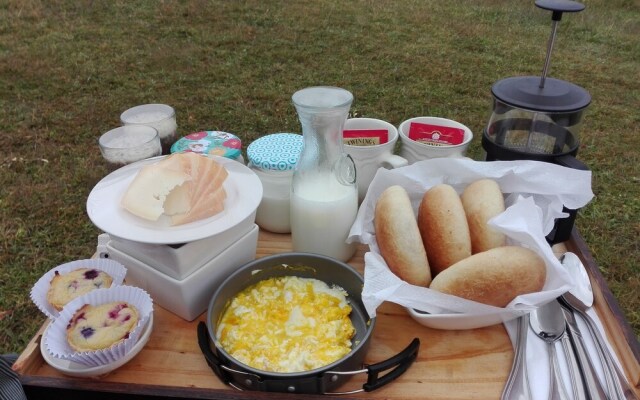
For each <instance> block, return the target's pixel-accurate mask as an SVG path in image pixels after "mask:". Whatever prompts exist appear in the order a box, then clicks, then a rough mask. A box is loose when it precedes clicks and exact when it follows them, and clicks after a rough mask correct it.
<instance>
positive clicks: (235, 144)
mask: <svg viewBox="0 0 640 400" xmlns="http://www.w3.org/2000/svg"><path fill="white" fill-rule="evenodd" d="M189 151H190V152H194V153H202V154H211V155H216V156H221V157H226V158H230V159H232V160H236V161H239V162H241V163H243V164H244V158H243V157H242V142H241V141H240V138H239V137H237V136H236V135H234V134H232V133H228V132H222V131H201V132H194V133H190V134H189V135H187V136H185V137H183V138H181V139H180V140H178V141H176V142H175V143H174V144H173V145H172V146H171V153H183V152H189Z"/></svg>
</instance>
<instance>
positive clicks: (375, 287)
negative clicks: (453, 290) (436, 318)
mask: <svg viewBox="0 0 640 400" xmlns="http://www.w3.org/2000/svg"><path fill="white" fill-rule="evenodd" d="M481 178H491V179H493V180H495V181H496V182H497V183H498V184H499V185H500V189H501V190H502V192H503V193H505V194H506V196H507V198H506V199H505V205H506V206H507V209H506V210H505V212H503V213H502V214H500V215H498V216H496V217H494V218H493V219H492V220H491V221H489V224H490V225H491V226H493V227H494V228H495V229H497V230H500V231H502V232H503V233H505V234H506V236H507V238H508V243H509V244H513V245H520V246H525V247H528V248H530V249H532V250H534V251H535V252H536V253H538V255H540V256H541V257H542V258H543V259H544V260H545V264H546V266H547V280H546V282H545V285H544V288H543V290H542V291H541V292H538V293H529V294H525V295H522V296H518V297H517V298H516V299H514V300H513V301H512V302H511V303H510V304H509V305H508V306H507V307H505V308H498V307H493V306H489V305H486V304H480V303H476V302H472V301H469V300H465V299H461V298H458V297H455V296H449V295H446V294H443V293H439V292H436V291H434V290H431V289H429V288H425V287H418V286H413V285H410V284H408V283H407V282H404V281H402V280H400V279H399V278H398V277H396V276H395V275H394V274H393V273H392V272H391V271H390V270H389V268H388V266H387V265H386V263H385V262H384V259H383V258H382V257H381V256H380V251H379V249H378V245H377V242H376V237H375V228H374V224H373V219H374V215H375V204H376V202H377V199H378V197H379V196H380V195H381V194H382V192H383V191H384V190H385V189H386V188H388V187H389V186H392V185H400V186H402V187H403V188H405V189H406V190H407V193H408V194H409V198H410V199H411V203H412V206H413V208H414V212H415V213H416V214H417V212H416V210H417V208H418V206H419V204H420V201H421V200H422V196H423V194H424V193H425V192H426V191H427V190H428V189H429V188H431V187H433V186H435V185H437V184H439V183H446V184H449V185H451V186H452V187H453V188H454V189H455V190H456V191H457V192H458V193H462V191H463V190H464V188H466V186H467V185H469V184H470V183H472V182H474V181H476V180H478V179H481ZM592 197H593V193H592V191H591V172H590V171H581V170H575V169H570V168H565V167H561V166H558V165H555V164H550V163H543V162H538V161H492V162H484V161H473V160H471V159H459V158H438V159H432V160H425V161H420V162H417V163H415V164H412V165H409V166H406V167H402V168H396V169H393V170H386V169H384V168H380V169H379V170H378V171H377V173H376V175H375V177H374V179H373V181H372V182H371V185H370V186H369V189H368V191H367V195H366V196H365V199H364V201H363V203H362V205H361V206H360V209H359V210H358V216H357V217H356V220H355V222H354V224H353V226H352V227H351V232H350V233H349V240H350V241H358V242H360V243H364V244H367V245H369V249H370V252H369V253H367V254H366V255H365V266H366V267H365V284H364V288H363V293H362V300H363V303H364V305H365V308H366V309H367V312H368V313H369V315H370V316H371V317H373V316H375V313H376V308H377V307H378V306H379V305H380V304H382V303H383V302H384V301H391V302H394V303H397V304H400V305H403V306H405V307H409V308H415V309H418V310H422V311H427V312H430V313H431V314H446V313H454V314H456V313H458V314H459V317H455V318H457V319H460V320H468V322H464V321H462V323H461V324H459V325H458V326H459V327H467V328H473V327H477V326H475V325H474V323H475V322H476V321H477V320H478V319H480V320H481V319H482V318H478V317H481V316H491V318H492V321H493V320H495V321H497V322H501V321H508V320H510V319H513V318H516V317H518V316H520V315H522V313H524V312H527V311H530V310H531V309H533V308H535V307H536V306H538V305H541V304H544V303H547V302H548V301H550V300H552V299H555V298H556V297H558V296H560V295H561V294H562V293H565V292H567V291H568V290H570V289H571V288H572V287H573V285H574V282H573V278H572V277H571V276H570V275H569V274H568V273H567V272H566V270H565V268H564V267H563V266H562V265H561V264H560V263H559V261H558V260H557V258H556V256H555V255H554V254H553V252H552V250H551V248H550V247H549V245H548V243H547V242H546V239H545V235H546V234H548V233H549V232H550V231H551V229H552V228H553V225H554V221H555V219H556V218H558V217H564V216H566V214H565V213H563V205H564V206H566V207H567V208H570V209H577V208H580V207H583V206H584V205H586V204H587V203H588V202H589V201H590V200H591V199H592ZM465 323H466V325H465Z"/></svg>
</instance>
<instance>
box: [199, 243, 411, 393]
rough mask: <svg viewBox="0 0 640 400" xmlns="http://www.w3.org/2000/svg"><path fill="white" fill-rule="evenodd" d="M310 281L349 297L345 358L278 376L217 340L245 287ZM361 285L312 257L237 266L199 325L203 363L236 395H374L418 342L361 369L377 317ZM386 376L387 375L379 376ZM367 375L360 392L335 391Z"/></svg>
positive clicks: (356, 277) (279, 257)
mask: <svg viewBox="0 0 640 400" xmlns="http://www.w3.org/2000/svg"><path fill="white" fill-rule="evenodd" d="M292 275H293V276H298V277H302V278H314V279H318V280H321V281H324V282H326V283H327V284H328V285H329V286H333V285H337V286H340V287H342V288H343V289H344V290H345V291H346V292H347V293H348V296H347V301H349V303H350V305H351V308H352V312H351V315H350V319H351V322H352V323H353V326H354V328H355V331H356V333H355V335H354V337H353V338H352V349H351V352H349V353H348V354H347V355H345V356H344V357H343V358H341V359H339V360H337V361H335V362H333V363H331V364H328V365H326V366H324V367H321V368H317V369H314V370H311V371H304V372H295V373H280V372H271V371H263V370H259V369H255V368H253V367H250V366H248V365H246V364H243V363H241V362H240V361H238V360H236V359H234V358H233V357H232V356H231V355H230V354H228V353H227V352H226V351H225V350H224V349H222V347H221V346H220V343H219V342H218V340H217V337H216V330H217V324H218V321H219V320H220V318H221V316H222V314H223V313H224V311H225V309H226V307H227V305H228V304H229V302H230V300H231V299H232V298H233V297H235V295H236V294H238V293H239V292H240V291H242V290H243V289H244V288H246V287H248V286H251V285H253V284H256V283H258V282H260V281H262V280H265V279H269V278H274V277H280V276H292ZM363 284H364V280H363V278H362V276H361V275H360V274H359V273H358V272H357V271H356V270H354V269H353V268H352V267H350V266H349V265H347V264H345V263H343V262H340V261H338V260H335V259H333V258H330V257H326V256H322V255H317V254H310V253H282V254H276V255H272V256H267V257H264V258H260V259H258V260H254V261H252V262H250V263H248V264H245V265H244V266H242V267H240V269H238V270H237V271H236V272H234V273H233V274H232V275H231V276H229V277H228V278H227V279H226V280H225V281H224V282H223V283H222V284H221V285H220V286H219V287H218V288H217V290H216V291H215V293H214V294H213V297H212V298H211V301H210V302H209V308H208V311H207V320H206V324H205V323H204V322H200V323H199V324H198V344H199V345H200V349H201V350H202V352H203V354H204V356H205V359H206V360H207V363H208V364H209V366H210V367H211V369H212V370H213V371H214V373H215V374H216V375H217V376H218V378H220V380H222V382H224V383H225V384H228V385H230V386H232V387H234V388H236V389H240V390H258V391H268V392H288V393H306V394H350V393H356V392H361V391H367V392H368V391H372V390H375V389H377V388H379V387H381V386H384V385H386V384H387V383H389V382H391V381H393V380H394V379H396V378H397V377H399V376H400V375H402V374H403V373H404V372H405V371H406V370H407V369H408V368H409V366H410V365H411V364H412V363H413V361H414V360H415V359H416V357H417V355H418V348H419V347H420V341H419V340H418V339H417V338H415V339H414V340H413V341H412V342H411V343H410V344H409V346H407V348H405V349H404V350H402V351H401V352H400V353H398V354H397V355H395V356H393V357H391V358H389V359H388V360H385V361H382V362H379V363H376V364H372V365H364V364H363V360H364V357H365V354H366V351H367V348H368V346H369V343H370V341H371V335H372V332H373V329H374V327H375V318H369V316H368V314H367V312H366V310H365V307H364V305H363V303H362V298H361V293H362V286H363ZM387 370H390V371H388V372H387V373H386V374H385V375H382V376H380V373H382V372H385V371H387ZM361 373H362V374H366V375H367V382H366V383H365V384H363V386H362V389H358V390H355V391H351V392H334V390H335V389H336V388H338V387H339V386H340V385H342V384H343V383H344V382H346V381H347V380H348V379H349V378H351V377H352V376H353V375H356V374H361Z"/></svg>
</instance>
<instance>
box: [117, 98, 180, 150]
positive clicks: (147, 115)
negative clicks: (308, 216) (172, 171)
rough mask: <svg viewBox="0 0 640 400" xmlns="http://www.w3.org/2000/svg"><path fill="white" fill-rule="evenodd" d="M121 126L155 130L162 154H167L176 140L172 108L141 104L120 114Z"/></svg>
mask: <svg viewBox="0 0 640 400" xmlns="http://www.w3.org/2000/svg"><path fill="white" fill-rule="evenodd" d="M120 121H121V122H122V125H147V126H151V127H153V128H155V129H156V130H157V131H158V135H159V136H160V143H161V144H162V154H169V149H170V148H171V145H172V144H173V142H174V141H175V140H176V132H177V130H178V124H177V122H176V112H175V110H174V109H173V107H171V106H168V105H166V104H143V105H140V106H136V107H132V108H130V109H128V110H126V111H125V112H123V113H122V114H120Z"/></svg>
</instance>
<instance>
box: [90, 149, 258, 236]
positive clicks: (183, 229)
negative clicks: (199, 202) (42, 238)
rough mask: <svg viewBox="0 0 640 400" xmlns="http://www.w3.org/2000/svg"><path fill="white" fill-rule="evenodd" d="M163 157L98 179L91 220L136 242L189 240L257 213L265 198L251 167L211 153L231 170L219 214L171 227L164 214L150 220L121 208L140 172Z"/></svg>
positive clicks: (121, 169) (93, 195)
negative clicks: (156, 219)
mask: <svg viewBox="0 0 640 400" xmlns="http://www.w3.org/2000/svg"><path fill="white" fill-rule="evenodd" d="M162 158H164V157H155V158H150V159H147V160H142V161H138V162H136V163H133V164H129V165H127V166H124V167H122V168H120V169H118V170H116V171H114V172H112V173H110V174H109V175H107V176H106V177H104V178H103V179H102V180H101V181H100V182H98V184H97V185H96V186H95V187H94V188H93V190H91V193H89V197H88V199H87V214H88V215H89V218H90V219H91V222H93V224H94V225H95V226H97V227H98V228H99V229H101V230H103V231H104V232H106V233H108V234H110V235H112V236H115V237H119V238H122V239H127V240H132V241H135V242H141V243H152V244H172V243H188V242H192V241H195V240H200V239H204V238H207V237H210V236H213V235H217V234H219V233H222V232H224V231H226V230H227V229H229V228H231V227H233V226H235V225H237V224H238V223H240V222H242V221H244V220H245V219H247V218H248V217H250V216H251V214H253V213H255V211H256V209H257V208H258V205H259V204H260V201H261V200H262V183H261V182H260V178H258V176H257V175H256V174H255V173H254V172H253V171H252V170H250V169H249V168H247V167H246V166H245V165H243V164H241V163H239V162H237V161H234V160H230V159H228V158H225V157H218V156H211V158H213V159H215V160H216V161H217V162H218V163H220V164H222V165H223V166H224V167H225V169H226V170H227V172H229V176H228V177H227V179H226V180H225V181H224V183H223V187H224V189H225V190H226V192H227V198H226V199H225V201H224V207H225V209H224V211H222V212H220V213H219V214H216V215H214V216H212V217H209V218H205V219H202V220H200V221H194V222H190V223H188V224H183V225H177V226H171V225H170V222H171V220H170V219H169V217H167V216H164V215H163V216H161V217H160V219H159V220H158V221H148V220H145V219H143V218H140V217H138V216H135V215H133V214H131V213H130V212H128V211H127V210H125V209H124V208H122V206H121V205H120V201H121V199H122V196H124V193H125V192H126V190H127V188H128V187H129V184H131V182H132V181H133V179H134V178H135V176H136V175H137V173H138V171H139V170H140V169H141V168H142V167H143V166H145V165H149V164H153V163H157V162H158V161H160V160H161V159H162Z"/></svg>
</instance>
